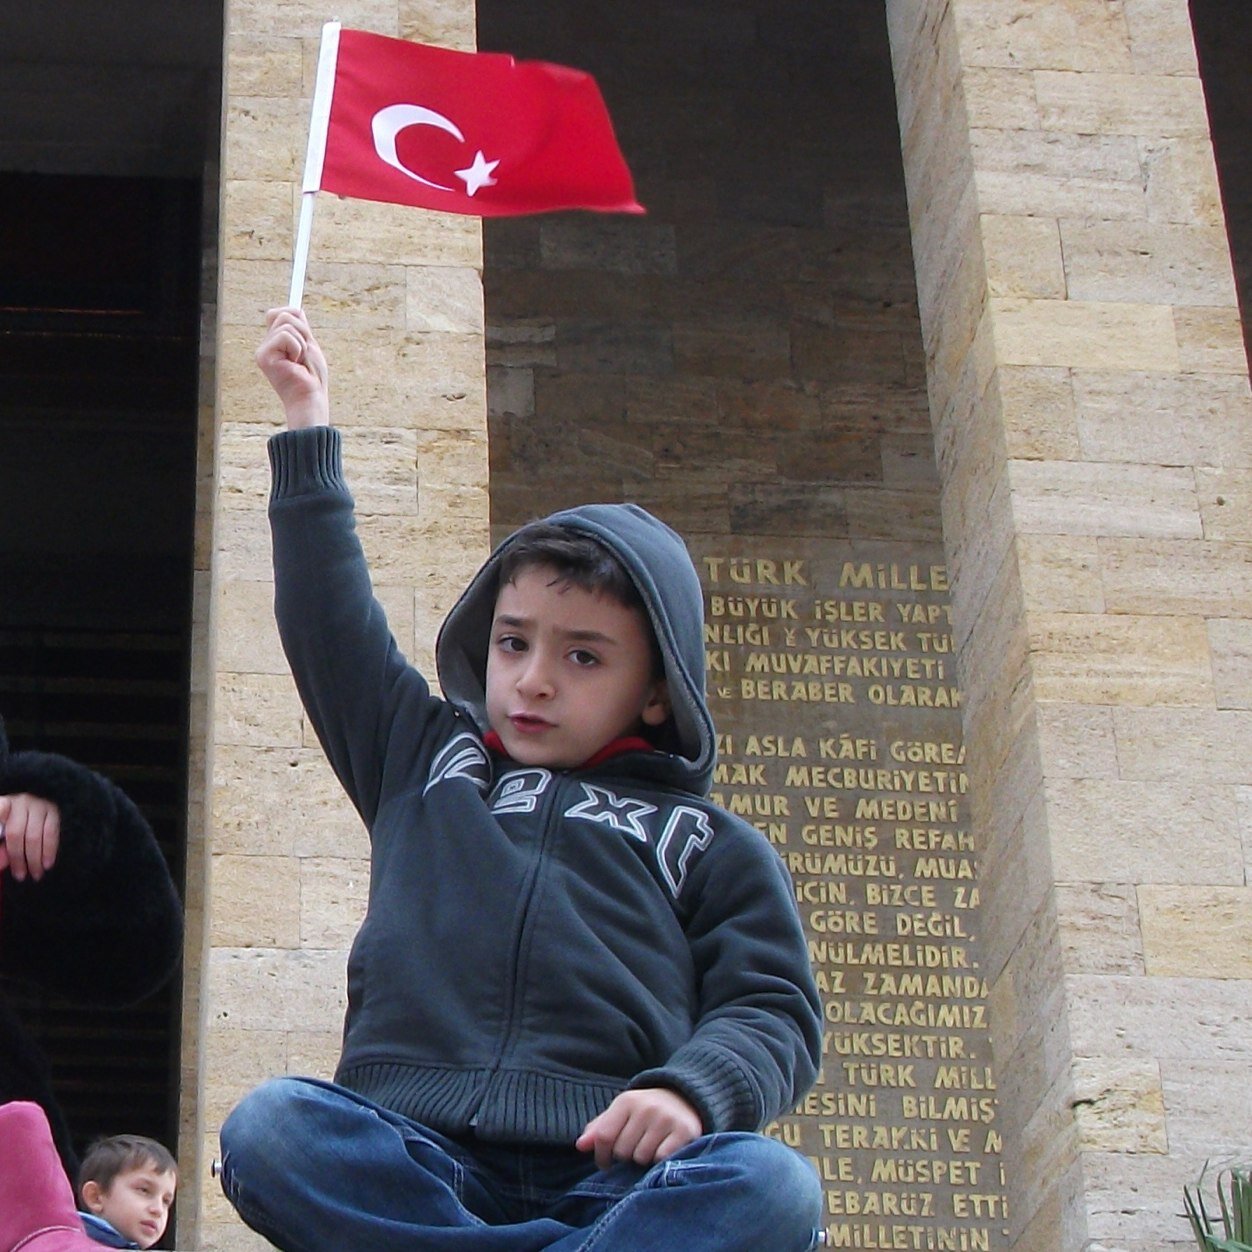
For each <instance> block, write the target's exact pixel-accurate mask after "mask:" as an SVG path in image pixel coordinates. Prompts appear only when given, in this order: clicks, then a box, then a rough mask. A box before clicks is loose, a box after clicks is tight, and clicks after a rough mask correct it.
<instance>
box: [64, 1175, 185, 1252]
mask: <svg viewBox="0 0 1252 1252" xmlns="http://www.w3.org/2000/svg"><path fill="white" fill-rule="evenodd" d="M176 1183H177V1179H176V1178H175V1177H174V1175H173V1173H171V1172H170V1171H169V1170H159V1169H157V1167H156V1166H155V1165H154V1164H153V1163H152V1162H151V1161H146V1162H145V1163H144V1164H143V1165H138V1166H136V1167H135V1168H134V1169H128V1170H123V1171H122V1172H121V1173H120V1174H118V1175H117V1177H116V1178H114V1179H113V1181H112V1183H110V1184H109V1189H108V1190H107V1191H105V1190H103V1189H102V1188H101V1187H100V1184H99V1183H95V1182H86V1183H84V1184H83V1203H84V1204H85V1205H86V1206H87V1208H88V1209H89V1210H90V1211H91V1212H93V1213H94V1214H95V1215H96V1216H97V1217H103V1218H104V1220H105V1221H106V1222H109V1223H110V1224H111V1225H112V1226H113V1228H114V1229H115V1230H116V1231H117V1232H118V1233H119V1234H122V1235H125V1236H126V1238H127V1239H130V1240H131V1241H132V1242H134V1243H137V1244H138V1245H139V1246H140V1247H141V1248H150V1247H151V1246H152V1245H153V1244H154V1243H156V1241H157V1240H158V1239H159V1238H160V1237H161V1236H162V1235H163V1234H164V1233H165V1223H166V1222H168V1221H169V1217H170V1205H171V1204H173V1203H174V1189H175V1185H176Z"/></svg>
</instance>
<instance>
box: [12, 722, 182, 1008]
mask: <svg viewBox="0 0 1252 1252" xmlns="http://www.w3.org/2000/svg"><path fill="white" fill-rule="evenodd" d="M22 792H27V793H29V794H31V795H36V796H39V797H41V798H43V799H46V800H51V801H52V802H53V803H54V804H56V805H57V807H58V808H59V809H60V813H61V845H60V850H59V852H58V855H57V860H56V864H55V865H54V866H53V867H52V869H51V870H50V871H49V872H48V873H47V874H46V875H44V877H43V879H42V880H41V881H39V882H35V881H33V880H31V879H27V880H26V881H25V882H16V881H15V880H14V879H13V876H12V874H8V873H6V874H3V875H0V891H2V892H3V899H2V900H0V962H2V963H3V969H4V971H5V972H6V973H9V974H12V975H14V976H16V977H20V978H23V979H30V980H33V981H35V982H38V983H40V984H41V985H43V986H45V987H47V988H49V989H51V990H54V991H56V992H59V993H60V994H61V995H64V996H65V997H67V998H68V999H71V1000H74V1001H75V1002H77V1003H83V1004H100V1005H110V1006H122V1005H126V1004H131V1003H134V1002H136V1001H138V1000H141V999H143V998H144V997H145V996H147V995H150V994H151V993H152V992H153V991H155V990H156V989H157V988H158V987H160V986H161V985H162V984H163V983H164V982H165V981H166V980H167V979H168V978H169V977H170V976H171V974H172V973H173V972H174V969H175V967H176V966H177V964H178V960H179V956H180V954H181V951H182V937H183V910H182V904H181V902H180V900H179V898H178V893H177V891H176V890H175V887H174V882H173V879H172V878H171V877H170V872H169V867H168V866H167V865H166V863H165V858H164V856H163V855H162V854H161V850H160V848H159V847H158V846H157V842H156V839H155V838H154V836H153V834H152V829H151V827H150V826H149V825H148V823H147V821H146V820H145V819H144V817H143V814H141V813H140V811H139V810H138V808H136V807H135V805H134V803H133V802H132V801H131V800H130V798H129V797H128V796H127V795H126V794H125V793H124V792H123V791H122V790H121V789H120V788H119V787H117V786H115V785H114V784H113V783H112V782H110V781H109V780H108V779H107V778H104V777H102V776H101V775H100V774H97V773H95V772H93V771H92V770H89V769H87V768H86V767H85V766H83V765H79V764H78V763H77V762H75V761H71V760H69V759H68V758H67V757H63V756H56V755H53V754H50V753H45V752H16V753H11V752H10V751H9V748H8V741H7V739H6V738H5V735H4V727H3V723H0V795H13V794H19V793H22Z"/></svg>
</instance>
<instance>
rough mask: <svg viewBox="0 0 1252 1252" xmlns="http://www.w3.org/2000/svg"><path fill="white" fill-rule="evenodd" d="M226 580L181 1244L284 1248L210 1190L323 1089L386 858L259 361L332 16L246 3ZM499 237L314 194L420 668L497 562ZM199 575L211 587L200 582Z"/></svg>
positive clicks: (213, 445)
mask: <svg viewBox="0 0 1252 1252" xmlns="http://www.w3.org/2000/svg"><path fill="white" fill-rule="evenodd" d="M226 7H227V15H226V16H227V44H226V66H225V75H226V78H225V103H224V127H225V129H224V137H223V140H224V141H223V153H222V171H221V179H222V206H221V229H220V240H221V266H220V287H219V292H218V302H217V307H216V339H217V346H218V367H217V387H216V404H215V411H214V417H215V420H214V421H212V422H209V421H206V424H205V425H206V430H205V443H206V451H205V461H206V464H207V465H211V466H212V473H211V483H210V485H209V486H208V487H207V488H206V495H209V496H211V500H212V515H211V522H210V521H207V520H206V521H205V523H204V524H203V525H202V527H201V539H202V548H203V550H204V551H205V552H207V551H208V550H211V569H212V575H211V588H210V589H209V590H208V591H207V594H206V596H205V603H206V604H207V611H206V612H204V613H202V614H201V618H202V620H201V622H200V629H201V632H202V634H201V639H202V642H201V646H200V647H198V648H197V655H198V657H200V658H202V660H203V665H204V680H203V702H202V705H201V706H200V707H201V717H202V719H203V720H202V726H203V728H204V733H203V736H202V738H203V744H204V751H203V756H204V760H203V762H202V776H203V777H204V778H205V779H206V785H207V792H208V804H207V816H206V821H205V829H204V836H203V843H204V847H205V849H206V853H207V854H206V855H205V856H204V857H202V858H201V865H202V872H201V873H202V876H201V881H200V882H199V883H198V884H196V886H195V889H194V892H192V891H190V890H189V894H192V895H193V897H194V898H196V899H200V900H203V901H204V909H203V916H204V933H203V939H202V941H197V942H195V943H194V944H193V946H192V948H191V949H190V951H189V971H188V978H189V986H190V987H191V989H192V993H193V995H194V997H195V1000H196V1001H197V1002H198V1004H199V1008H198V1011H193V1017H194V1024H193V1025H192V1026H190V1027H189V1029H188V1030H187V1031H186V1033H185V1038H184V1091H183V1102H184V1109H185V1117H184V1124H185V1132H184V1143H183V1145H182V1161H183V1164H184V1169H185V1171H186V1178H187V1184H186V1185H185V1186H184V1189H183V1194H182V1195H181V1196H180V1200H179V1207H180V1228H179V1246H186V1247H191V1246H195V1247H202V1248H211V1249H242V1248H250V1247H264V1246H268V1245H266V1244H264V1243H263V1242H262V1241H260V1240H258V1239H256V1238H255V1237H254V1236H252V1235H251V1234H250V1233H249V1232H248V1231H247V1230H246V1229H245V1228H244V1227H243V1225H242V1224H241V1223H240V1222H239V1221H238V1219H237V1218H236V1217H235V1216H234V1214H233V1211H232V1210H230V1208H229V1206H228V1205H227V1204H226V1203H225V1201H224V1200H223V1199H222V1197H221V1194H220V1191H219V1189H218V1187H217V1184H216V1183H215V1182H213V1181H212V1180H211V1179H210V1178H209V1175H208V1164H209V1162H210V1161H211V1160H212V1158H213V1156H214V1155H215V1154H216V1151H217V1140H216V1134H217V1129H218V1127H219V1126H220V1124H221V1122H222V1120H223V1119H224V1117H225V1116H226V1114H227V1113H228V1112H229V1110H230V1108H231V1106H232V1105H233V1104H234V1102H235V1101H236V1099H238V1097H239V1096H240V1095H242V1094H243V1093H244V1092H245V1091H246V1090H247V1089H249V1088H250V1087H251V1086H253V1085H254V1084H255V1083H257V1082H259V1081H261V1080H262V1079H264V1078H266V1077H269V1076H271V1075H274V1074H280V1073H284V1072H297V1073H310V1074H316V1075H322V1076H329V1074H330V1072H331V1070H332V1069H333V1066H334V1062H335V1058H336V1055H337V1050H338V1040H339V1033H340V1029H341V1025H342V1015H343V1009H344V996H343V983H344V963H345V958H346V952H347V947H348V944H349V942H350V940H351V937H352V935H353V933H354V932H355V929H356V925H357V923H358V921H359V918H360V916H361V913H362V910H363V905H364V899H365V891H366V885H367V879H368V864H367V856H368V848H367V843H366V839H365V835H364V832H363V831H362V829H361V826H360V823H359V822H358V821H357V819H356V816H355V814H354V813H353V812H352V811H351V810H350V808H349V806H348V805H347V803H346V801H345V800H344V799H343V797H342V795H341V793H340V791H339V788H338V784H337V783H336V782H335V780H334V779H333V777H332V776H331V775H330V773H329V770H328V768H327V766H326V765H325V763H324V760H323V757H322V753H321V750H320V748H319V747H318V745H317V743H316V741H315V739H314V737H313V735H312V732H311V731H310V729H309V727H308V726H307V724H306V722H305V720H304V717H303V714H302V711H301V708H300V704H299V701H298V699H297V697H296V693H295V690H294V687H293V685H292V682H291V679H290V676H289V674H288V671H287V667H286V663H285V661H284V658H283V656H282V652H281V649H280V647H279V643H278V640H277V636H276V632H275V629H274V625H273V617H272V609H271V603H272V596H273V586H272V578H271V571H270V559H269V538H268V529H267V524H266V518H265V506H266V500H267V495H268V477H269V474H268V465H267V461H266V453H265V442H266V439H267V438H268V436H269V435H270V434H271V433H272V432H273V431H275V430H277V429H279V427H280V424H281V414H280V412H279V411H278V409H277V407H276V403H275V401H274V398H273V396H272V395H271V394H269V390H268V387H267V386H266V384H265V382H264V380H263V379H262V378H261V376H260V375H259V373H258V372H257V370H256V368H255V365H254V363H253V352H254V350H255V346H256V344H257V342H258V339H259V336H260V334H261V332H262V328H263V327H262V319H263V313H264V310H265V309H267V308H269V307H272V306H275V305H279V304H282V303H284V301H285V300H286V298H287V290H288V283H289V278H290V268H291V248H292V239H293V235H294V226H295V221H296V214H297V210H298V199H299V181H300V178H301V174H302V169H303V161H304V148H305V140H306V134H307V120H308V111H309V99H310V95H311V91H312V84H313V77H314V72H315V67H316V61H317V48H318V42H319V36H320V30H321V24H322V22H323V21H324V20H325V19H326V18H327V17H328V16H330V14H329V13H328V11H326V10H325V9H324V8H323V7H321V6H318V5H313V4H306V3H302V2H300V3H291V4H274V3H268V2H264V0H237V2H231V3H228V4H227V6H226ZM335 16H337V17H339V18H340V20H342V22H343V23H344V25H345V26H349V27H353V26H356V27H361V28H366V29H369V30H373V31H378V32H380V33H383V34H393V35H398V36H402V37H406V38H412V39H419V40H425V41H428V42H439V43H443V44H446V45H449V46H460V47H472V46H473V43H474V14H473V8H472V5H470V4H469V3H462V2H461V0H445V2H438V0H356V2H350V3H348V4H346V5H343V6H340V7H339V9H338V10H336V13H335ZM480 264H481V244H480V229H479V223H478V222H477V220H475V219H469V218H465V219H455V218H451V217H448V216H436V215H433V214H424V213H421V212H418V211H416V210H408V209H398V208H394V207H391V206H382V205H373V204H366V203H363V202H349V201H339V200H336V199H333V198H331V197H321V198H320V199H319V202H318V205H317V210H316V218H315V224H314V232H313V251H312V256H311V260H310V265H309V276H308V284H307V288H306V294H305V300H304V306H305V308H306V309H307V310H308V312H309V315H310V318H311V319H312V321H313V323H314V325H315V327H316V329H317V330H318V332H319V338H320V339H321V341H322V342H323V344H324V345H325V348H326V351H327V354H328V357H329V360H330V363H331V370H332V392H333V406H334V420H335V422H336V423H337V424H338V425H340V426H342V427H344V429H345V457H346V461H347V469H348V473H349V475H350V478H351V482H352V485H353V489H354V494H355V495H356V499H357V504H358V512H359V522H360V532H361V536H362V540H363V542H364V545H365V548H366V550H367V553H368V555H369V559H370V561H371V565H372V570H373V574H374V580H375V584H376V587H377V590H378V594H379V596H380V598H381V600H382V601H383V603H384V605H385V606H386V609H387V612H388V616H389V619H390V622H391V626H392V629H393V631H394V632H395V634H396V637H397V639H398V640H399V641H400V643H401V646H402V648H403V649H404V650H405V652H406V654H407V655H409V656H410V657H411V658H413V659H414V660H415V661H416V662H417V663H418V664H419V665H424V666H429V665H430V661H431V648H432V646H433V641H434V632H435V627H436V625H437V624H438V622H439V621H440V620H442V617H443V615H444V614H445V613H446V611H447V609H448V608H449V607H450V604H451V601H452V599H453V598H454V597H455V595H456V594H457V593H458V592H459V590H460V589H461V587H462V586H463V585H464V583H465V581H466V580H467V579H468V577H469V575H470V574H471V573H472V571H473V569H475V568H476V567H477V565H478V564H479V562H480V561H481V560H482V559H483V557H484V556H485V555H486V550H487V548H486V545H487V461H486V406H485V384H484V366H483V329H482V326H483V323H482V296H481V283H480V276H479V268H480ZM205 583H206V584H207V583H208V579H207V577H206V579H205Z"/></svg>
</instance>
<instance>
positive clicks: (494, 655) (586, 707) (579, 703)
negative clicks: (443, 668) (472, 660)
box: [487, 565, 669, 769]
mask: <svg viewBox="0 0 1252 1252" xmlns="http://www.w3.org/2000/svg"><path fill="white" fill-rule="evenodd" d="M556 577H557V575H556V573H555V571H553V570H552V569H550V568H548V567H547V566H542V565H536V566H529V567H526V568H523V569H522V570H521V571H520V572H519V573H518V575H517V577H516V578H515V579H514V580H513V581H512V582H510V583H505V584H504V585H503V586H501V588H500V591H499V594H498V595H497V597H496V612H495V619H494V621H493V622H492V630H491V646H490V648H489V650H488V653H487V720H488V721H489V722H490V724H491V728H492V730H494V731H495V732H496V733H497V734H498V735H499V736H500V738H501V740H502V741H503V743H504V749H505V751H506V752H507V753H508V754H509V756H511V757H512V758H513V759H514V760H515V761H517V762H519V763H520V764H522V765H542V766H547V767H549V768H552V769H569V768H571V767H573V766H575V765H580V764H582V762H583V761H585V760H587V759H588V758H589V757H591V756H594V755H595V754H596V752H598V751H599V750H600V749H601V748H602V747H604V745H605V744H607V743H609V742H610V741H611V740H613V739H616V738H618V737H619V736H621V735H627V734H631V733H633V732H637V731H638V730H640V729H641V728H642V727H643V726H659V725H661V723H662V722H664V721H665V719H666V718H667V717H668V716H669V698H668V695H667V692H666V688H665V681H664V679H658V678H655V677H654V676H653V673H652V656H653V650H652V642H651V635H650V633H649V630H648V627H647V625H646V623H645V621H644V618H643V614H642V613H640V612H639V611H638V610H637V609H633V608H628V607H627V606H626V605H624V604H619V603H618V602H617V601H616V600H614V599H612V598H611V597H609V596H603V595H596V594H594V593H593V592H590V591H584V590H583V589H582V588H581V587H578V586H575V585H574V584H572V583H567V582H555V581H554V579H555V578H556Z"/></svg>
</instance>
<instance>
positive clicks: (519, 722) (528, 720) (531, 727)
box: [509, 713, 553, 735]
mask: <svg viewBox="0 0 1252 1252" xmlns="http://www.w3.org/2000/svg"><path fill="white" fill-rule="evenodd" d="M509 723H510V724H511V725H512V727H513V728H514V729H515V730H518V731H520V732H521V733H522V734H524V735H527V734H537V733H538V732H539V731H541V730H550V729H551V728H552V725H553V723H552V722H550V721H548V720H547V718H543V717H539V716H538V715H537V714H535V713H510V714H509Z"/></svg>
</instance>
